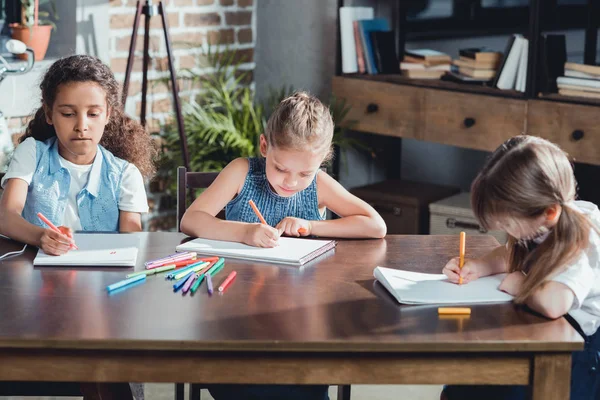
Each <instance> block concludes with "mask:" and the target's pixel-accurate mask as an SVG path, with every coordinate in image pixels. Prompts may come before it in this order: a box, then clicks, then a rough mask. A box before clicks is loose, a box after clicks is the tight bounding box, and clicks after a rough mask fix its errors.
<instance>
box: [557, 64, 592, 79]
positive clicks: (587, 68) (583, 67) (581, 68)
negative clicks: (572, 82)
mask: <svg viewBox="0 0 600 400" xmlns="http://www.w3.org/2000/svg"><path fill="white" fill-rule="evenodd" d="M565 70H570V71H578V72H583V73H584V74H589V75H593V76H597V77H598V79H600V65H587V64H578V63H574V62H565Z"/></svg>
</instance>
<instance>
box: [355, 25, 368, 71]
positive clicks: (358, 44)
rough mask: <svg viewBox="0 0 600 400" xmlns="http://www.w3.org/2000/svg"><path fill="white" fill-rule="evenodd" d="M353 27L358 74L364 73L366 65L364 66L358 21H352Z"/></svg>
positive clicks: (363, 53)
mask: <svg viewBox="0 0 600 400" xmlns="http://www.w3.org/2000/svg"><path fill="white" fill-rule="evenodd" d="M352 27H353V28H354V44H355V47H356V66H357V68H358V73H359V74H366V73H367V67H366V66H365V51H364V49H363V45H362V40H361V38H360V27H359V26H358V21H352Z"/></svg>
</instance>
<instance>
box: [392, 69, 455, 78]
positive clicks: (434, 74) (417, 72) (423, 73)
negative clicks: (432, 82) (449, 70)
mask: <svg viewBox="0 0 600 400" xmlns="http://www.w3.org/2000/svg"><path fill="white" fill-rule="evenodd" d="M445 73H446V71H439V70H426V69H406V70H403V71H402V76H405V77H407V78H409V79H440V78H441V77H442V76H443V75H444V74H445Z"/></svg>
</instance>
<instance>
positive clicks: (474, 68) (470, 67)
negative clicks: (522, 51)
mask: <svg viewBox="0 0 600 400" xmlns="http://www.w3.org/2000/svg"><path fill="white" fill-rule="evenodd" d="M459 56H460V58H459V59H458V60H454V61H453V64H454V65H455V66H457V67H458V72H457V73H455V74H456V75H457V77H458V78H461V77H465V78H470V79H469V80H478V81H482V82H488V81H490V80H492V79H493V78H494V77H495V76H496V73H497V70H498V67H499V66H500V62H501V61H502V53H499V52H496V51H491V50H488V49H486V48H468V49H461V50H459Z"/></svg>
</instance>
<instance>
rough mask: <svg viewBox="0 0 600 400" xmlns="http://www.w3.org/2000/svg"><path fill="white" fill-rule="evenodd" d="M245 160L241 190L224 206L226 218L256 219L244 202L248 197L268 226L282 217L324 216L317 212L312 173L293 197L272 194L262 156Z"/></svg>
mask: <svg viewBox="0 0 600 400" xmlns="http://www.w3.org/2000/svg"><path fill="white" fill-rule="evenodd" d="M248 163H249V170H248V175H246V181H245V182H244V186H243V187H242V190H241V192H240V193H239V194H238V196H237V197H236V198H235V199H233V200H231V201H230V202H229V203H228V204H227V206H226V207H225V218H226V219H227V220H229V221H240V222H250V223H252V222H260V221H259V219H258V217H257V216H256V214H255V213H254V211H252V208H251V207H250V205H249V204H248V201H249V200H253V201H254V203H256V207H258V209H259V210H260V212H261V213H262V214H263V217H264V218H265V220H266V221H267V223H268V224H269V225H271V226H276V225H277V224H278V223H279V221H281V220H282V219H284V218H285V217H295V218H302V219H305V220H307V221H318V220H322V219H324V218H323V216H322V215H321V214H320V213H319V199H318V197H317V176H316V175H315V178H314V179H313V181H312V182H311V183H310V185H309V186H308V187H307V188H306V189H304V190H302V191H300V192H298V193H295V194H294V195H293V196H290V197H283V196H280V195H278V194H277V193H275V191H274V190H273V189H272V188H271V185H270V184H269V181H268V180H267V175H266V174H265V163H266V160H265V159H264V158H249V159H248Z"/></svg>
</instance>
